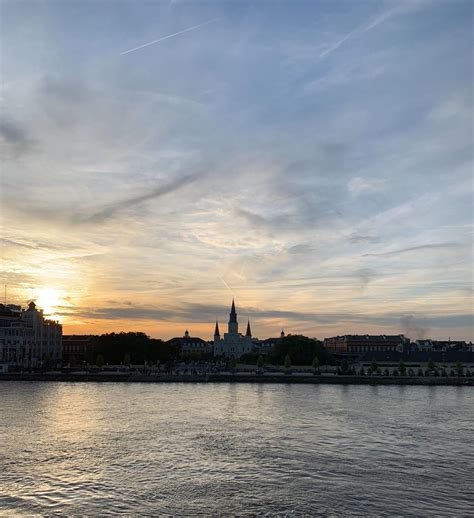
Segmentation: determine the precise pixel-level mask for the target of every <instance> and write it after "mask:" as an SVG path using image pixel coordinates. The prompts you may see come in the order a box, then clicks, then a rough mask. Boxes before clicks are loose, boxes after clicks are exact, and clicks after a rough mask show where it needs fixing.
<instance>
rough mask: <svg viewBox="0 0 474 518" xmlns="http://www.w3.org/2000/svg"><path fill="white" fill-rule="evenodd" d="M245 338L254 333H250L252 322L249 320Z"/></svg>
mask: <svg viewBox="0 0 474 518" xmlns="http://www.w3.org/2000/svg"><path fill="white" fill-rule="evenodd" d="M245 336H250V337H251V336H252V332H251V331H250V320H247V332H246V333H245Z"/></svg>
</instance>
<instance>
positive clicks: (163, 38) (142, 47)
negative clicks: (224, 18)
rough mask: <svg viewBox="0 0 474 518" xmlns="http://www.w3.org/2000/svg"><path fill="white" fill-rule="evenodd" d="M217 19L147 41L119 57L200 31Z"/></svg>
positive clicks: (125, 51)
mask: <svg viewBox="0 0 474 518" xmlns="http://www.w3.org/2000/svg"><path fill="white" fill-rule="evenodd" d="M218 20H219V18H213V19H212V20H208V21H207V22H204V23H200V24H198V25H193V26H192V27H188V28H187V29H183V30H182V31H178V32H174V33H173V34H168V35H167V36H163V37H161V38H158V39H156V40H153V41H149V42H148V43H144V44H143V45H138V47H133V49H129V50H124V51H123V52H121V53H120V55H121V56H124V55H125V54H130V52H135V51H136V50H140V49H144V48H145V47H149V46H150V45H154V44H155V43H159V42H160V41H165V40H168V39H170V38H174V37H175V36H179V35H180V34H184V33H185V32H190V31H195V30H196V29H200V28H201V27H204V26H205V25H209V24H210V23H214V22H217V21H218Z"/></svg>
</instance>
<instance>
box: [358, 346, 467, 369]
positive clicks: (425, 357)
mask: <svg viewBox="0 0 474 518" xmlns="http://www.w3.org/2000/svg"><path fill="white" fill-rule="evenodd" d="M374 360H375V361H376V362H377V365H378V367H379V369H380V370H381V371H384V370H385V369H387V370H388V371H389V372H390V373H392V372H393V371H394V370H398V368H399V364H400V360H402V361H403V363H404V364H405V367H406V369H407V370H408V369H412V370H413V371H414V372H415V374H416V373H417V372H418V369H422V370H423V371H425V370H426V369H427V368H428V365H429V363H430V361H431V362H433V363H434V365H435V366H436V367H437V368H438V369H445V370H446V371H448V372H449V371H451V370H452V369H455V366H456V363H458V362H459V363H460V364H461V365H463V366H464V367H465V368H466V369H468V370H470V371H471V372H472V371H474V352H470V351H455V350H453V351H427V350H424V351H418V350H411V351H405V352H400V351H373V352H367V353H365V354H364V355H362V356H361V357H359V358H358V360H357V363H355V364H354V367H355V368H356V370H357V371H359V370H360V369H362V368H363V369H364V370H365V371H367V369H368V368H369V367H371V365H372V362H373V361H374Z"/></svg>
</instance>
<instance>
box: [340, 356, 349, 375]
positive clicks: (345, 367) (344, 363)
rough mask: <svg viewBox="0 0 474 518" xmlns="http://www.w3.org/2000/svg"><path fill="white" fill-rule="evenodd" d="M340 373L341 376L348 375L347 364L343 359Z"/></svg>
mask: <svg viewBox="0 0 474 518" xmlns="http://www.w3.org/2000/svg"><path fill="white" fill-rule="evenodd" d="M341 371H342V374H348V371H349V364H348V363H347V360H346V359H345V358H344V360H342V362H341Z"/></svg>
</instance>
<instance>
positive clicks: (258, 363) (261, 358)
mask: <svg viewBox="0 0 474 518" xmlns="http://www.w3.org/2000/svg"><path fill="white" fill-rule="evenodd" d="M264 363H265V362H264V361H263V356H262V355H260V356H259V357H258V358H257V367H258V368H259V369H261V368H263V365H264Z"/></svg>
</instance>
